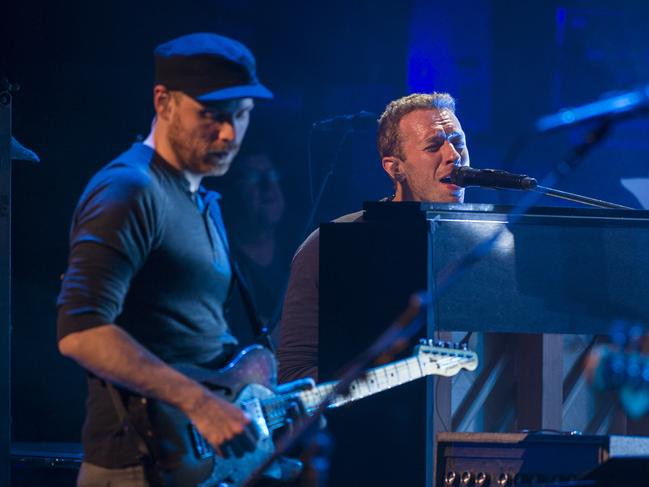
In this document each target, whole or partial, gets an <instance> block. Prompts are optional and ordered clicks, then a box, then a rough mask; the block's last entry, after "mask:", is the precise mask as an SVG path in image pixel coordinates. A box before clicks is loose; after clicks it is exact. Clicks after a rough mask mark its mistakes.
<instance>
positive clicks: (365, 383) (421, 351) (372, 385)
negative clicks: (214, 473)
mask: <svg viewBox="0 0 649 487" xmlns="http://www.w3.org/2000/svg"><path fill="white" fill-rule="evenodd" d="M477 366H478V357H477V355H476V354H475V353H474V352H471V351H468V350H462V349H460V348H459V347H449V346H446V347H434V346H432V345H429V346H424V345H422V346H420V347H418V349H417V353H416V354H415V356H413V357H410V358H407V359H404V360H399V361H397V362H392V363H389V364H387V365H382V366H380V367H376V368H374V369H371V370H368V371H367V372H365V374H363V376H362V377H361V378H359V379H356V380H355V381H353V382H352V383H351V385H350V386H349V389H348V390H347V392H346V393H345V394H338V395H336V396H334V397H333V400H332V401H330V403H329V406H328V407H330V408H336V407H339V406H342V405H344V404H347V403H350V402H352V401H357V400H359V399H362V398H364V397H368V396H371V395H373V394H377V393H379V392H382V391H385V390H387V389H391V388H393V387H397V386H399V385H401V384H405V383H407V382H411V381H413V380H416V379H419V378H421V377H424V376H427V375H440V376H445V377H451V376H453V375H455V374H457V373H458V372H459V371H460V370H462V369H466V370H475V369H476V367H477ZM337 384H338V382H337V381H333V382H325V383H324V384H321V385H319V386H316V387H314V388H313V389H309V390H306V391H302V392H298V393H290V394H286V395H283V396H273V397H270V398H267V399H264V400H263V401H262V406H263V409H264V415H265V417H266V422H267V425H268V428H269V429H270V430H271V431H272V430H274V429H276V428H278V427H281V426H282V425H283V424H284V423H285V420H286V407H287V404H290V403H291V402H293V401H294V400H295V399H298V400H299V402H301V404H302V405H303V407H304V409H305V410H306V412H307V413H312V412H313V411H315V410H316V409H318V407H319V406H320V404H321V403H322V402H323V401H324V400H325V399H326V398H327V397H328V396H329V395H331V394H332V393H333V392H334V389H335V387H336V385H337Z"/></svg>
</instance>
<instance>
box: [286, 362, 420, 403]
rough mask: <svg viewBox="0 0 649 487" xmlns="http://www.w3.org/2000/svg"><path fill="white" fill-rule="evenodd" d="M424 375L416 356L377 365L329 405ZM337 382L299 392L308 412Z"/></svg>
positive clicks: (357, 397)
mask: <svg viewBox="0 0 649 487" xmlns="http://www.w3.org/2000/svg"><path fill="white" fill-rule="evenodd" d="M424 375H425V374H424V372H423V371H422V370H421V366H420V364H419V361H418V360H417V358H416V357H410V358H407V359H404V360H399V361H397V362H392V363H390V364H387V365H382V366H380V367H376V368H374V369H371V370H368V371H367V372H366V373H365V374H364V375H363V376H362V377H361V378H360V379H356V380H355V381H353V382H352V383H351V385H350V386H349V391H348V392H347V394H344V395H338V396H336V397H335V398H334V400H333V401H331V404H330V405H329V407H330V408H337V407H339V406H342V405H344V404H347V403H350V402H352V401H357V400H359V399H362V398H364V397H368V396H371V395H373V394H378V393H379V392H382V391H385V390H387V389H391V388H393V387H396V386H399V385H401V384H405V383H407V382H411V381H413V380H416V379H419V378H421V377H423V376H424ZM337 384H338V382H337V381H334V382H325V383H324V384H321V385H319V386H317V387H315V388H313V389H310V390H308V391H303V392H301V393H299V394H298V397H299V398H300V399H301V400H302V403H303V404H304V406H305V408H306V410H307V412H312V411H314V410H315V409H317V408H318V406H319V405H320V403H321V402H322V401H323V400H324V399H325V398H326V397H327V396H328V395H329V394H331V392H333V390H334V388H335V387H336V385H337Z"/></svg>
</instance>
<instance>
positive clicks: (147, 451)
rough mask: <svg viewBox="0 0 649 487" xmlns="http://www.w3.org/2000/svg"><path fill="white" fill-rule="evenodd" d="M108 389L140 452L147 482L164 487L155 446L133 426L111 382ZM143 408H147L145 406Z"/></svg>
mask: <svg viewBox="0 0 649 487" xmlns="http://www.w3.org/2000/svg"><path fill="white" fill-rule="evenodd" d="M105 384H106V388H107V389H108V394H109V395H110V399H111V401H112V402H113V406H114V407H115V411H116V412H117V417H118V418H119V423H120V425H121V427H122V430H123V431H124V434H126V435H130V436H131V438H133V440H134V442H135V446H136V448H137V452H138V461H139V462H140V464H141V465H142V468H143V469H144V475H145V477H146V480H147V482H148V483H149V485H150V486H151V487H164V485H165V484H164V480H163V477H162V472H161V471H160V465H158V463H157V462H156V459H155V456H154V455H153V451H154V448H153V445H150V444H149V443H147V441H146V440H145V439H144V437H143V436H142V434H141V433H140V432H139V431H138V429H137V428H136V427H135V426H134V425H133V424H132V422H131V420H130V419H129V413H128V411H127V410H126V408H125V407H124V401H123V400H122V397H121V395H120V393H119V392H118V391H117V389H116V388H115V386H114V385H113V384H111V383H110V382H107V381H105ZM143 407H146V406H145V405H143Z"/></svg>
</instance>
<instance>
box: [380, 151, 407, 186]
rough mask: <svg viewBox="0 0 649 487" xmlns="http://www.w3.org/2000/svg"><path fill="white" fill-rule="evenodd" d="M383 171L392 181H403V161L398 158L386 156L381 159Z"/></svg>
mask: <svg viewBox="0 0 649 487" xmlns="http://www.w3.org/2000/svg"><path fill="white" fill-rule="evenodd" d="M381 164H382V165H383V170H384V171H385V172H387V173H388V176H390V179H392V181H395V182H399V183H400V182H401V181H403V179H404V177H405V174H404V172H403V161H402V160H401V159H399V158H398V157H394V156H386V157H384V158H383V159H381Z"/></svg>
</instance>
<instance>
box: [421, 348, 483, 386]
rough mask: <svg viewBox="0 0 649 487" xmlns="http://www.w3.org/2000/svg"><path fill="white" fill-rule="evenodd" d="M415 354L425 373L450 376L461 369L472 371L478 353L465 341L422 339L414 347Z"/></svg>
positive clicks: (476, 365) (475, 364) (476, 362)
mask: <svg viewBox="0 0 649 487" xmlns="http://www.w3.org/2000/svg"><path fill="white" fill-rule="evenodd" d="M415 356H416V357H417V360H418V362H419V365H420V367H421V370H422V371H423V372H424V374H426V375H429V374H434V375H443V376H445V377H451V376H453V375H456V374H457V373H458V372H460V371H461V370H463V369H464V370H468V371H473V370H475V369H476V368H477V367H478V354H477V353H475V352H473V351H471V350H469V347H468V346H467V344H466V343H457V342H445V341H441V340H432V339H422V340H420V342H419V345H417V347H416V348H415Z"/></svg>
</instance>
